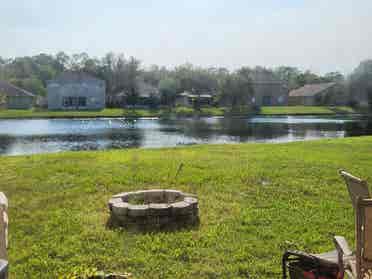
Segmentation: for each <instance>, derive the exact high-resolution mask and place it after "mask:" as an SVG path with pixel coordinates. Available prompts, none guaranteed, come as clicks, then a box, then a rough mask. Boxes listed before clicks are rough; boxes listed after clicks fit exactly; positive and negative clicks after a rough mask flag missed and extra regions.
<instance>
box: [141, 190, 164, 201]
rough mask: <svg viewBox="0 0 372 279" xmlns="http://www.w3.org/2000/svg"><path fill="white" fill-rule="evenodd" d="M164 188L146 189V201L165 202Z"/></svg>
mask: <svg viewBox="0 0 372 279" xmlns="http://www.w3.org/2000/svg"><path fill="white" fill-rule="evenodd" d="M164 199H165V192H164V190H148V191H145V203H164Z"/></svg>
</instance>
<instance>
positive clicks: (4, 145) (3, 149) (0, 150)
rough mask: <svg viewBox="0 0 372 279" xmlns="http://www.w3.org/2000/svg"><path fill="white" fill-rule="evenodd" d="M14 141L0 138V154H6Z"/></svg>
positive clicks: (10, 138) (3, 137) (4, 137)
mask: <svg viewBox="0 0 372 279" xmlns="http://www.w3.org/2000/svg"><path fill="white" fill-rule="evenodd" d="M14 141H15V139H14V138H12V137H9V136H0V154H6V153H7V150H9V148H10V147H11V146H12V144H13V142H14Z"/></svg>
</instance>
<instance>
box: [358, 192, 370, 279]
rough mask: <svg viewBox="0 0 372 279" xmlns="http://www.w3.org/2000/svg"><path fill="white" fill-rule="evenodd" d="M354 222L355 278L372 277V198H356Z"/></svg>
mask: <svg viewBox="0 0 372 279" xmlns="http://www.w3.org/2000/svg"><path fill="white" fill-rule="evenodd" d="M356 222H357V224H356V229H357V231H356V235H357V237H356V240H357V241H356V271H357V278H358V279H364V278H372V199H362V198H360V199H358V202H357V220H356ZM369 276H371V277H369Z"/></svg>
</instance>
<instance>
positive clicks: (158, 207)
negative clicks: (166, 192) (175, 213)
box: [149, 203, 171, 216]
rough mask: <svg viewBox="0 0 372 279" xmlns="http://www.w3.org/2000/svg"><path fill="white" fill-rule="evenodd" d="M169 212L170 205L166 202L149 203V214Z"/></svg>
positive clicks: (162, 214)
mask: <svg viewBox="0 0 372 279" xmlns="http://www.w3.org/2000/svg"><path fill="white" fill-rule="evenodd" d="M170 213H171V207H170V206H169V205H168V204H166V203H150V204H149V215H150V216H168V215H169V214H170Z"/></svg>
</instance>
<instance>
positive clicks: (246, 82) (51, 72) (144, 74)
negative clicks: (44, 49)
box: [0, 52, 372, 106]
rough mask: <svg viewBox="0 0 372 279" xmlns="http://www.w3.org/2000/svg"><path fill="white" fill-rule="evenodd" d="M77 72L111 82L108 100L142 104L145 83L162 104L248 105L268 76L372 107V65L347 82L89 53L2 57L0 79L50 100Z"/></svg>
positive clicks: (286, 71)
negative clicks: (332, 88)
mask: <svg viewBox="0 0 372 279" xmlns="http://www.w3.org/2000/svg"><path fill="white" fill-rule="evenodd" d="M67 70H71V71H84V72H86V73H89V74H91V75H93V76H95V77H97V78H100V79H103V80H105V82H106V88H107V95H108V96H115V95H117V94H119V93H124V94H125V95H126V97H127V98H128V99H132V100H133V101H132V102H133V103H134V104H135V103H136V99H137V98H138V95H139V93H140V92H139V86H138V84H139V83H140V82H142V83H146V84H148V85H150V86H152V87H154V88H156V89H157V90H158V91H159V95H160V103H161V104H164V105H171V104H174V101H175V97H176V95H177V94H178V93H180V92H183V91H190V92H198V93H200V92H213V93H214V94H215V95H216V96H217V98H219V99H224V100H227V102H228V103H230V104H231V105H232V106H235V105H241V104H244V103H246V102H248V99H249V98H250V96H252V94H253V93H252V73H254V72H265V73H267V74H269V75H271V76H272V77H274V78H277V79H279V80H282V81H283V82H284V83H285V84H286V85H287V86H288V89H289V90H291V89H295V88H298V87H301V86H303V85H305V84H311V83H320V82H340V83H344V84H346V87H345V88H347V89H348V90H350V95H351V97H350V100H351V101H352V100H353V96H352V95H353V92H357V93H356V94H361V93H360V92H370V94H371V104H372V84H371V80H372V60H366V61H363V62H362V63H361V64H360V65H359V66H358V67H357V68H356V69H355V70H354V72H353V73H352V74H351V75H349V76H347V77H345V76H343V75H342V74H341V73H339V72H330V73H327V74H325V75H318V74H316V73H313V72H311V71H301V70H299V69H298V68H296V67H290V66H280V67H277V68H273V69H271V68H264V67H259V66H257V67H253V68H252V67H246V66H244V67H241V68H239V69H237V70H234V71H231V70H228V69H226V68H223V67H213V68H205V67H198V66H194V65H192V64H189V63H187V64H183V65H180V66H177V67H174V68H167V67H160V66H157V65H151V66H147V67H146V66H144V65H143V64H142V62H141V61H140V60H138V59H136V58H135V57H126V56H124V55H123V54H115V53H112V52H110V53H108V54H106V55H105V56H103V57H101V58H97V57H91V56H89V55H88V54H87V53H79V54H73V55H67V54H66V53H64V52H59V53H57V54H56V55H49V54H39V55H35V56H26V57H16V58H2V57H0V79H3V80H7V81H9V82H11V83H13V84H15V85H17V86H19V87H21V88H24V89H26V90H28V91H30V92H33V93H35V94H37V95H40V96H45V95H46V85H47V81H48V80H51V79H53V78H54V77H56V76H57V75H58V74H60V73H62V72H64V71H67Z"/></svg>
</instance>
